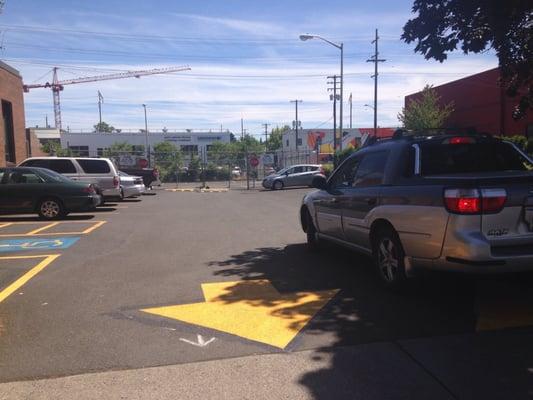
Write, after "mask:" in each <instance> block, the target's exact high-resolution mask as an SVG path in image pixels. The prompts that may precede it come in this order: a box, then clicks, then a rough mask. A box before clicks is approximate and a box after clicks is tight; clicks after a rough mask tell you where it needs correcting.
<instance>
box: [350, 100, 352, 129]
mask: <svg viewBox="0 0 533 400" xmlns="http://www.w3.org/2000/svg"><path fill="white" fill-rule="evenodd" d="M350 129H352V94H351V93H350Z"/></svg>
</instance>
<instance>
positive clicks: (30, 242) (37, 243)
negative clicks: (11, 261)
mask: <svg viewBox="0 0 533 400" xmlns="http://www.w3.org/2000/svg"><path fill="white" fill-rule="evenodd" d="M78 239H79V237H59V238H46V239H45V238H31V239H30V238H25V239H9V240H0V253H7V252H11V251H22V250H53V249H66V248H68V247H70V246H72V245H73V244H74V243H76V242H77V241H78Z"/></svg>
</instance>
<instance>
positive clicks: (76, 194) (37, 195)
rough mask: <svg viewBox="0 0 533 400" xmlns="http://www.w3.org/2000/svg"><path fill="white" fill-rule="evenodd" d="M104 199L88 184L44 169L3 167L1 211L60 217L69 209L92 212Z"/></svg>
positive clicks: (1, 175) (0, 197)
mask: <svg viewBox="0 0 533 400" xmlns="http://www.w3.org/2000/svg"><path fill="white" fill-rule="evenodd" d="M100 202H101V197H100V196H99V195H98V194H96V191H95V188H94V187H93V186H92V185H91V184H88V183H79V182H74V181H72V180H70V179H69V178H66V177H64V176H63V175H60V174H58V173H56V172H54V171H51V170H48V169H44V168H32V167H17V168H0V213H2V214H22V213H37V214H39V216H40V217H41V218H42V219H59V218H63V217H65V216H66V215H67V214H68V213H69V212H76V211H91V210H94V209H95V208H96V206H97V205H99V204H100Z"/></svg>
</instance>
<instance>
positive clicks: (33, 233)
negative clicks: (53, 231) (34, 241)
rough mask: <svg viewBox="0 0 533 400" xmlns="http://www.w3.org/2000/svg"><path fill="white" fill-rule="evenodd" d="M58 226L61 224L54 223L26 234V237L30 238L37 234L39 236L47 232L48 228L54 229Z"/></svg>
mask: <svg viewBox="0 0 533 400" xmlns="http://www.w3.org/2000/svg"><path fill="white" fill-rule="evenodd" d="M57 224H59V222H52V223H51V224H48V225H45V226H41V227H40V228H37V229H34V230H33V231H31V232H28V233H26V235H28V236H31V235H35V234H37V233H39V232H42V231H45V230H47V229H48V228H52V227H54V226H56V225H57Z"/></svg>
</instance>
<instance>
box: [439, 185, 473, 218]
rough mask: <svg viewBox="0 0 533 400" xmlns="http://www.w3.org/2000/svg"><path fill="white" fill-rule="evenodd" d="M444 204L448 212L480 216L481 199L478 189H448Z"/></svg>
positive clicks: (445, 193) (445, 192)
mask: <svg viewBox="0 0 533 400" xmlns="http://www.w3.org/2000/svg"><path fill="white" fill-rule="evenodd" d="M444 204H446V208H447V209H448V211H450V212H453V213H456V214H479V213H480V212H481V199H480V196H479V190H477V189H446V190H445V191H444Z"/></svg>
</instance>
